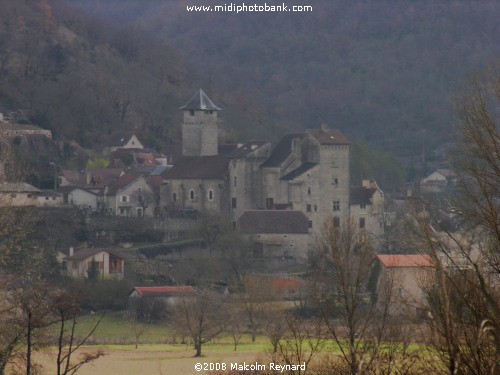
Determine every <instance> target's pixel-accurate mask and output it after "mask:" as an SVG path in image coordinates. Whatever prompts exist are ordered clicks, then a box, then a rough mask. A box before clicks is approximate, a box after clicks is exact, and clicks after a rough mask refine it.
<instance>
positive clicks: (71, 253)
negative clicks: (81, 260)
mask: <svg viewBox="0 0 500 375" xmlns="http://www.w3.org/2000/svg"><path fill="white" fill-rule="evenodd" d="M69 256H70V257H71V256H73V246H71V247H70V248H69Z"/></svg>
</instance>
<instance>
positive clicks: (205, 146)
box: [180, 89, 221, 156]
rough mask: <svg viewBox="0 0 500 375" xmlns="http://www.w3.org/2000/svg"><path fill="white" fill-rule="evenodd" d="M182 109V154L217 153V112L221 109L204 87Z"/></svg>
mask: <svg viewBox="0 0 500 375" xmlns="http://www.w3.org/2000/svg"><path fill="white" fill-rule="evenodd" d="M180 110H182V111H184V121H183V123H182V155H183V156H213V155H217V153H218V152H217V148H218V145H219V137H218V127H217V112H218V111H220V110H221V109H220V108H219V107H217V106H216V105H215V104H214V103H213V102H212V101H211V100H210V98H209V97H208V96H207V94H205V92H204V91H203V90H202V89H199V90H198V92H197V93H196V94H194V96H193V97H192V98H191V100H189V102H187V104H186V105H184V106H182V107H181V108H180Z"/></svg>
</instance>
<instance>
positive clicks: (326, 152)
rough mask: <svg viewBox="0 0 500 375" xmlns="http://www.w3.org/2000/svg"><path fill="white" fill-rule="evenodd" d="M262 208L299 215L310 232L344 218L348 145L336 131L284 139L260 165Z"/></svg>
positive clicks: (321, 130)
mask: <svg viewBox="0 0 500 375" xmlns="http://www.w3.org/2000/svg"><path fill="white" fill-rule="evenodd" d="M261 168H262V197H261V199H262V205H263V206H264V207H265V208H267V209H280V208H281V209H282V208H285V209H293V210H300V211H302V212H304V213H305V214H306V215H307V217H308V218H309V220H310V223H311V224H310V225H311V227H312V229H313V233H315V234H319V233H321V231H322V229H323V228H322V226H323V223H324V222H325V221H326V220H327V219H328V218H331V217H333V218H334V224H335V225H337V224H338V225H340V223H342V222H346V221H347V220H348V218H349V141H348V140H347V139H346V138H345V137H344V136H343V135H342V133H341V132H340V131H339V130H336V129H328V128H326V126H322V128H321V129H314V130H307V131H305V132H303V133H291V134H287V135H285V136H284V137H283V138H282V139H281V141H280V142H279V143H278V144H277V145H276V147H275V148H274V150H273V152H272V154H271V156H270V157H269V158H268V159H267V160H266V161H265V162H264V163H263V164H262V166H261Z"/></svg>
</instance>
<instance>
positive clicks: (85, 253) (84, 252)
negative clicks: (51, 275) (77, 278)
mask: <svg viewBox="0 0 500 375" xmlns="http://www.w3.org/2000/svg"><path fill="white" fill-rule="evenodd" d="M100 252H105V253H109V254H111V255H114V256H115V257H118V258H120V259H123V257H122V256H121V255H119V254H117V253H116V252H114V251H113V250H109V249H103V248H98V247H90V248H86V249H79V250H78V251H75V252H74V253H73V255H72V256H70V257H66V258H64V259H65V260H85V259H87V258H89V257H91V256H94V255H95V254H98V253H100Z"/></svg>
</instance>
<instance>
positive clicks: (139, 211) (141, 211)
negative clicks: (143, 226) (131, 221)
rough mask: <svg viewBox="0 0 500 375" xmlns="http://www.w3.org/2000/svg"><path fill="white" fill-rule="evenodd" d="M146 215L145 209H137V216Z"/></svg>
mask: <svg viewBox="0 0 500 375" xmlns="http://www.w3.org/2000/svg"><path fill="white" fill-rule="evenodd" d="M143 216H144V210H143V209H142V208H138V209H137V217H143Z"/></svg>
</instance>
